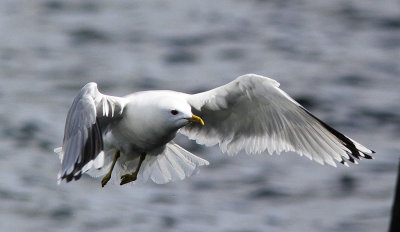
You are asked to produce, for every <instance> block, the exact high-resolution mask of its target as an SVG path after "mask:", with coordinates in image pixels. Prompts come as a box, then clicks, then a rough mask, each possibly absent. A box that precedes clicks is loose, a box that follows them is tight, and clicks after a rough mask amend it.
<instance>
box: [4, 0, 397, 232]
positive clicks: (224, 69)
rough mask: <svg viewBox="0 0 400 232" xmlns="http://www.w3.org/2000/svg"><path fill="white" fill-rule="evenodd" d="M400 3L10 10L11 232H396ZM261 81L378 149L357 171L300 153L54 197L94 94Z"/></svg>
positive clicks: (121, 2)
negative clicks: (90, 90)
mask: <svg viewBox="0 0 400 232" xmlns="http://www.w3.org/2000/svg"><path fill="white" fill-rule="evenodd" d="M399 32H400V3H399V1H397V0H383V1H379V3H378V2H377V1H375V0H356V1H348V0H334V1H318V0H250V1H239V0H219V1H213V0H201V1H200V0H199V1H160V0H156V1H132V0H114V1H107V0H97V1H84V0H82V1H78V0H69V1H59V0H37V1H30V0H25V1H24V0H3V1H0V34H1V36H0V231H28V230H29V231H44V232H46V231H87V232H90V231H191V232H196V231H224V232H225V231H226V232H261V231H272V232H274V231H276V232H278V231H285V232H287V231H308V232H313V231H328V232H335V231H354V232H356V231H357V232H358V231H359V232H361V231H362V232H365V231H386V230H387V228H388V224H389V218H390V210H391V204H392V197H393V191H394V184H395V176H396V170H397V164H398V157H399V154H400V147H399V139H400V132H399V131H400V110H399V102H400V93H399V89H400V66H399V60H400V33H399ZM246 73H257V74H261V75H265V76H268V77H272V78H274V79H276V80H278V81H279V82H280V83H281V88H282V89H283V90H284V91H286V92H287V93H289V94H290V95H291V96H293V97H294V98H295V99H296V100H298V101H299V102H300V103H301V104H303V105H304V106H305V107H306V108H308V109H309V110H311V111H312V112H313V113H314V114H315V115H316V116H318V117H319V118H321V119H322V120H324V121H325V122H327V123H328V124H330V125H332V126H333V127H335V128H336V129H338V130H339V131H341V132H343V133H344V134H346V135H348V136H349V137H351V138H353V139H355V140H357V141H359V142H360V143H362V144H364V145H366V146H367V147H369V148H371V149H373V150H375V151H376V152H377V153H376V154H375V160H372V161H368V160H363V161H362V162H360V164H359V165H351V167H350V168H346V167H338V168H332V167H330V166H321V165H319V164H317V163H314V162H311V161H309V160H308V159H306V158H304V157H300V156H298V155H297V154H295V153H285V154H281V155H280V156H276V155H274V156H269V155H267V154H262V155H257V156H251V157H250V156H248V155H246V154H239V155H238V156H236V157H227V156H226V155H223V154H222V153H221V152H220V151H219V149H218V148H217V147H211V148H205V147H202V146H198V145H196V144H194V143H193V142H190V141H188V140H187V139H186V138H184V137H178V138H177V142H178V143H179V144H181V145H182V146H184V147H186V148H187V149H188V150H190V151H192V152H193V153H194V154H197V155H199V156H201V157H203V158H205V159H207V160H209V161H210V165H209V166H207V167H202V168H201V170H200V173H199V174H197V175H196V176H193V177H191V178H189V179H186V180H184V181H179V182H175V183H169V184H165V185H156V184H153V183H147V184H144V185H132V186H127V187H120V186H119V185H113V184H109V185H107V186H106V187H105V188H101V185H100V179H92V178H90V177H87V176H84V177H83V178H82V179H81V180H80V181H78V182H73V183H69V184H62V185H59V186H58V185H57V184H56V175H57V172H58V169H59V168H60V163H59V160H58V157H57V156H56V155H55V154H54V153H53V148H54V147H57V146H60V145H61V142H62V138H63V129H64V122H65V118H66V113H67V110H68V108H69V106H70V104H71V102H72V100H73V98H74V96H75V95H76V94H77V93H78V91H79V90H80V88H81V87H82V86H83V85H84V84H86V83H87V82H90V81H95V82H97V83H98V86H99V89H100V91H101V92H103V93H105V94H110V95H118V96H123V95H126V94H129V93H131V92H135V91H141V90H148V89H172V90H177V91H185V92H189V93H195V92H199V91H203V90H208V89H211V88H214V87H216V86H220V85H222V84H225V83H227V82H229V81H231V80H233V79H234V78H236V77H237V76H240V75H243V74H246Z"/></svg>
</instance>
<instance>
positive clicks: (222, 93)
mask: <svg viewBox="0 0 400 232" xmlns="http://www.w3.org/2000/svg"><path fill="white" fill-rule="evenodd" d="M187 101H188V103H189V104H190V105H191V106H192V112H193V114H195V115H197V116H200V117H201V118H202V119H203V120H204V123H205V125H204V126H201V125H197V124H194V123H191V124H188V125H187V126H185V127H184V128H182V129H181V130H180V132H181V133H183V134H185V135H187V136H188V137H189V138H190V139H193V140H196V141H197V142H198V143H200V144H205V145H208V146H211V145H215V144H219V146H220V148H221V150H222V151H223V152H227V153H228V154H234V153H237V152H239V151H240V150H242V149H244V150H245V151H246V152H247V153H261V152H263V151H265V150H268V152H269V153H271V154H273V153H274V152H276V153H278V154H279V153H280V152H282V151H295V152H297V153H299V154H300V155H305V156H307V157H308V158H310V159H314V160H315V161H317V162H318V163H321V164H324V163H328V164H330V165H332V166H336V164H335V161H334V160H336V161H339V162H341V163H342V164H345V165H347V164H346V162H345V159H347V160H349V161H350V162H353V163H355V162H356V161H355V158H356V159H360V157H362V158H365V159H371V158H372V157H371V156H370V155H368V154H371V153H374V152H373V151H372V150H370V149H368V148H366V147H364V146H363V145H361V144H359V143H357V142H355V141H354V140H352V139H350V138H348V137H346V136H344V135H343V134H341V133H340V132H338V131H336V130H335V129H333V128H332V127H330V126H328V125H327V124H325V123H324V122H322V121H321V120H319V119H318V118H316V117H315V116H314V115H312V114H311V113H310V112H309V111H307V110H306V109H305V108H304V107H302V106H301V105H300V104H299V103H297V102H296V101H295V100H293V99H292V98H291V97H289V95H287V94H286V93H285V92H283V91H282V90H281V89H279V83H278V82H276V81H275V80H273V79H270V78H267V77H263V76H259V75H255V74H247V75H244V76H240V77H238V78H237V79H236V80H234V81H232V82H230V83H228V84H226V85H224V86H221V87H218V88H215V89H212V90H210V91H207V92H203V93H199V94H194V95H189V96H188V99H187Z"/></svg>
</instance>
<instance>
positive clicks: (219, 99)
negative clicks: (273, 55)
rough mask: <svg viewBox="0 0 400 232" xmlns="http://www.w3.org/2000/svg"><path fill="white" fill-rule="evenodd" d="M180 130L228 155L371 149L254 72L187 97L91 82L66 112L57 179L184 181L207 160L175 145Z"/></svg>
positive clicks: (346, 156) (352, 157) (347, 154)
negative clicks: (109, 90) (123, 91)
mask: <svg viewBox="0 0 400 232" xmlns="http://www.w3.org/2000/svg"><path fill="white" fill-rule="evenodd" d="M178 132H179V133H182V134H184V135H186V136H188V137H189V139H192V140H195V141H196V142H197V143H199V144H204V145H206V146H212V145H216V144H218V145H219V147H220V148H221V150H222V152H224V153H228V154H236V153H238V152H239V151H241V150H245V151H246V152H247V153H261V152H264V151H266V150H267V151H268V152H269V153H270V154H273V153H277V154H279V153H280V152H282V151H294V152H297V153H299V154H300V155H304V156H306V157H308V158H309V159H311V160H315V161H316V162H318V163H320V164H324V163H327V164H329V165H332V166H336V163H335V161H336V162H339V163H342V164H344V165H346V166H347V165H348V164H347V162H346V161H349V162H352V163H357V161H356V160H357V159H361V158H364V159H372V157H371V156H370V154H372V153H374V151H372V150H370V149H368V148H366V147H364V146H363V145H361V144H359V143H358V142H356V141H354V140H352V139H350V138H349V137H347V136H345V135H343V134H342V133H340V132H338V131H337V130H335V129H333V128H332V127H330V126H328V125H327V124H325V123H324V122H322V121H321V120H319V119H318V118H316V117H315V116H314V115H312V114H311V113H310V112H309V111H307V110H306V109H305V108H304V107H302V106H301V105H300V104H299V103H298V102H296V101H295V100H293V99H292V98H291V97H290V96H289V95H288V94H286V93H285V92H284V91H282V90H281V89H279V83H278V82H277V81H275V80H273V79H270V78H267V77H263V76H259V75H256V74H247V75H243V76H240V77H238V78H237V79H235V80H234V81H232V82H230V83H228V84H226V85H223V86H220V87H218V88H215V89H212V90H209V91H206V92H202V93H198V94H193V95H191V94H186V93H181V92H174V91H167V90H156V91H143V92H137V93H133V94H131V95H128V96H125V97H114V96H108V95H104V94H102V93H100V92H99V91H98V89H97V84H96V83H93V82H92V83H88V84H86V85H85V86H84V87H83V88H82V90H81V91H80V92H79V94H78V95H77V96H76V97H75V99H74V101H73V103H72V106H71V108H70V109H69V111H68V115H67V119H66V124H65V132H64V140H63V144H62V147H60V148H56V149H55V152H57V153H58V154H59V156H60V159H61V163H62V164H61V171H60V173H59V175H58V181H59V182H61V181H62V180H66V182H69V181H71V180H78V179H79V178H80V177H81V175H82V174H83V173H88V174H90V175H92V176H104V177H103V179H102V181H101V183H102V186H103V187H104V185H105V184H106V183H107V182H108V181H109V180H110V178H111V173H112V172H113V170H114V168H115V169H116V170H115V172H117V173H118V174H119V176H120V184H121V185H123V184H126V183H129V182H132V181H135V182H145V181H147V180H149V179H150V180H152V181H154V182H155V183H160V184H161V183H167V182H169V181H175V180H182V179H184V178H185V177H188V176H191V175H193V174H194V173H196V172H197V170H198V167H199V166H202V165H208V161H207V160H204V159H202V158H200V157H197V156H195V155H193V154H192V153H190V152H189V151H187V150H185V149H183V148H182V147H180V146H179V145H178V144H176V143H174V142H173V139H174V138H175V136H176V134H177V133H178ZM119 176H118V177H119Z"/></svg>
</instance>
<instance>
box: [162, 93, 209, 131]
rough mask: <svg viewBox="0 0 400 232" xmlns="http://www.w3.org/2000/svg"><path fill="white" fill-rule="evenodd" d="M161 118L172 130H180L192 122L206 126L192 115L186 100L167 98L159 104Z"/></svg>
mask: <svg viewBox="0 0 400 232" xmlns="http://www.w3.org/2000/svg"><path fill="white" fill-rule="evenodd" d="M158 106H159V110H160V112H159V113H160V114H161V115H162V116H161V115H160V117H162V118H163V121H164V123H165V125H166V126H167V127H169V128H170V129H171V130H178V129H179V128H181V127H183V126H186V125H187V124H189V123H190V122H192V123H199V124H201V125H204V122H203V120H202V119H201V118H200V117H198V116H196V115H194V114H193V113H192V108H191V106H190V105H189V104H188V103H187V101H186V100H185V99H181V98H169V97H165V98H163V99H161V100H160V101H159V102H158Z"/></svg>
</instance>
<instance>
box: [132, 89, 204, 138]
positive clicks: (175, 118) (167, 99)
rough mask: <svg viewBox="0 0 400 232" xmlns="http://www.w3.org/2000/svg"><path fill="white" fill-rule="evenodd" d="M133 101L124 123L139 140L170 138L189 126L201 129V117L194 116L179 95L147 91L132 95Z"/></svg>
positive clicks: (168, 92) (182, 97)
mask: <svg viewBox="0 0 400 232" xmlns="http://www.w3.org/2000/svg"><path fill="white" fill-rule="evenodd" d="M132 99H133V101H132V103H131V104H132V105H129V104H128V106H127V111H128V112H127V115H126V117H125V119H126V120H127V121H129V123H130V124H131V126H132V127H135V131H136V132H137V133H138V134H140V135H141V136H146V135H149V136H150V135H151V136H156V137H170V136H175V134H176V132H177V131H178V130H179V129H180V128H181V127H183V126H186V125H187V124H189V123H198V124H201V125H204V122H203V120H202V119H201V118H200V117H198V116H196V115H193V113H192V109H191V106H190V105H189V104H188V102H187V101H186V98H185V96H183V95H182V94H181V93H177V92H172V91H147V92H140V93H138V94H135V95H133V97H132Z"/></svg>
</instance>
